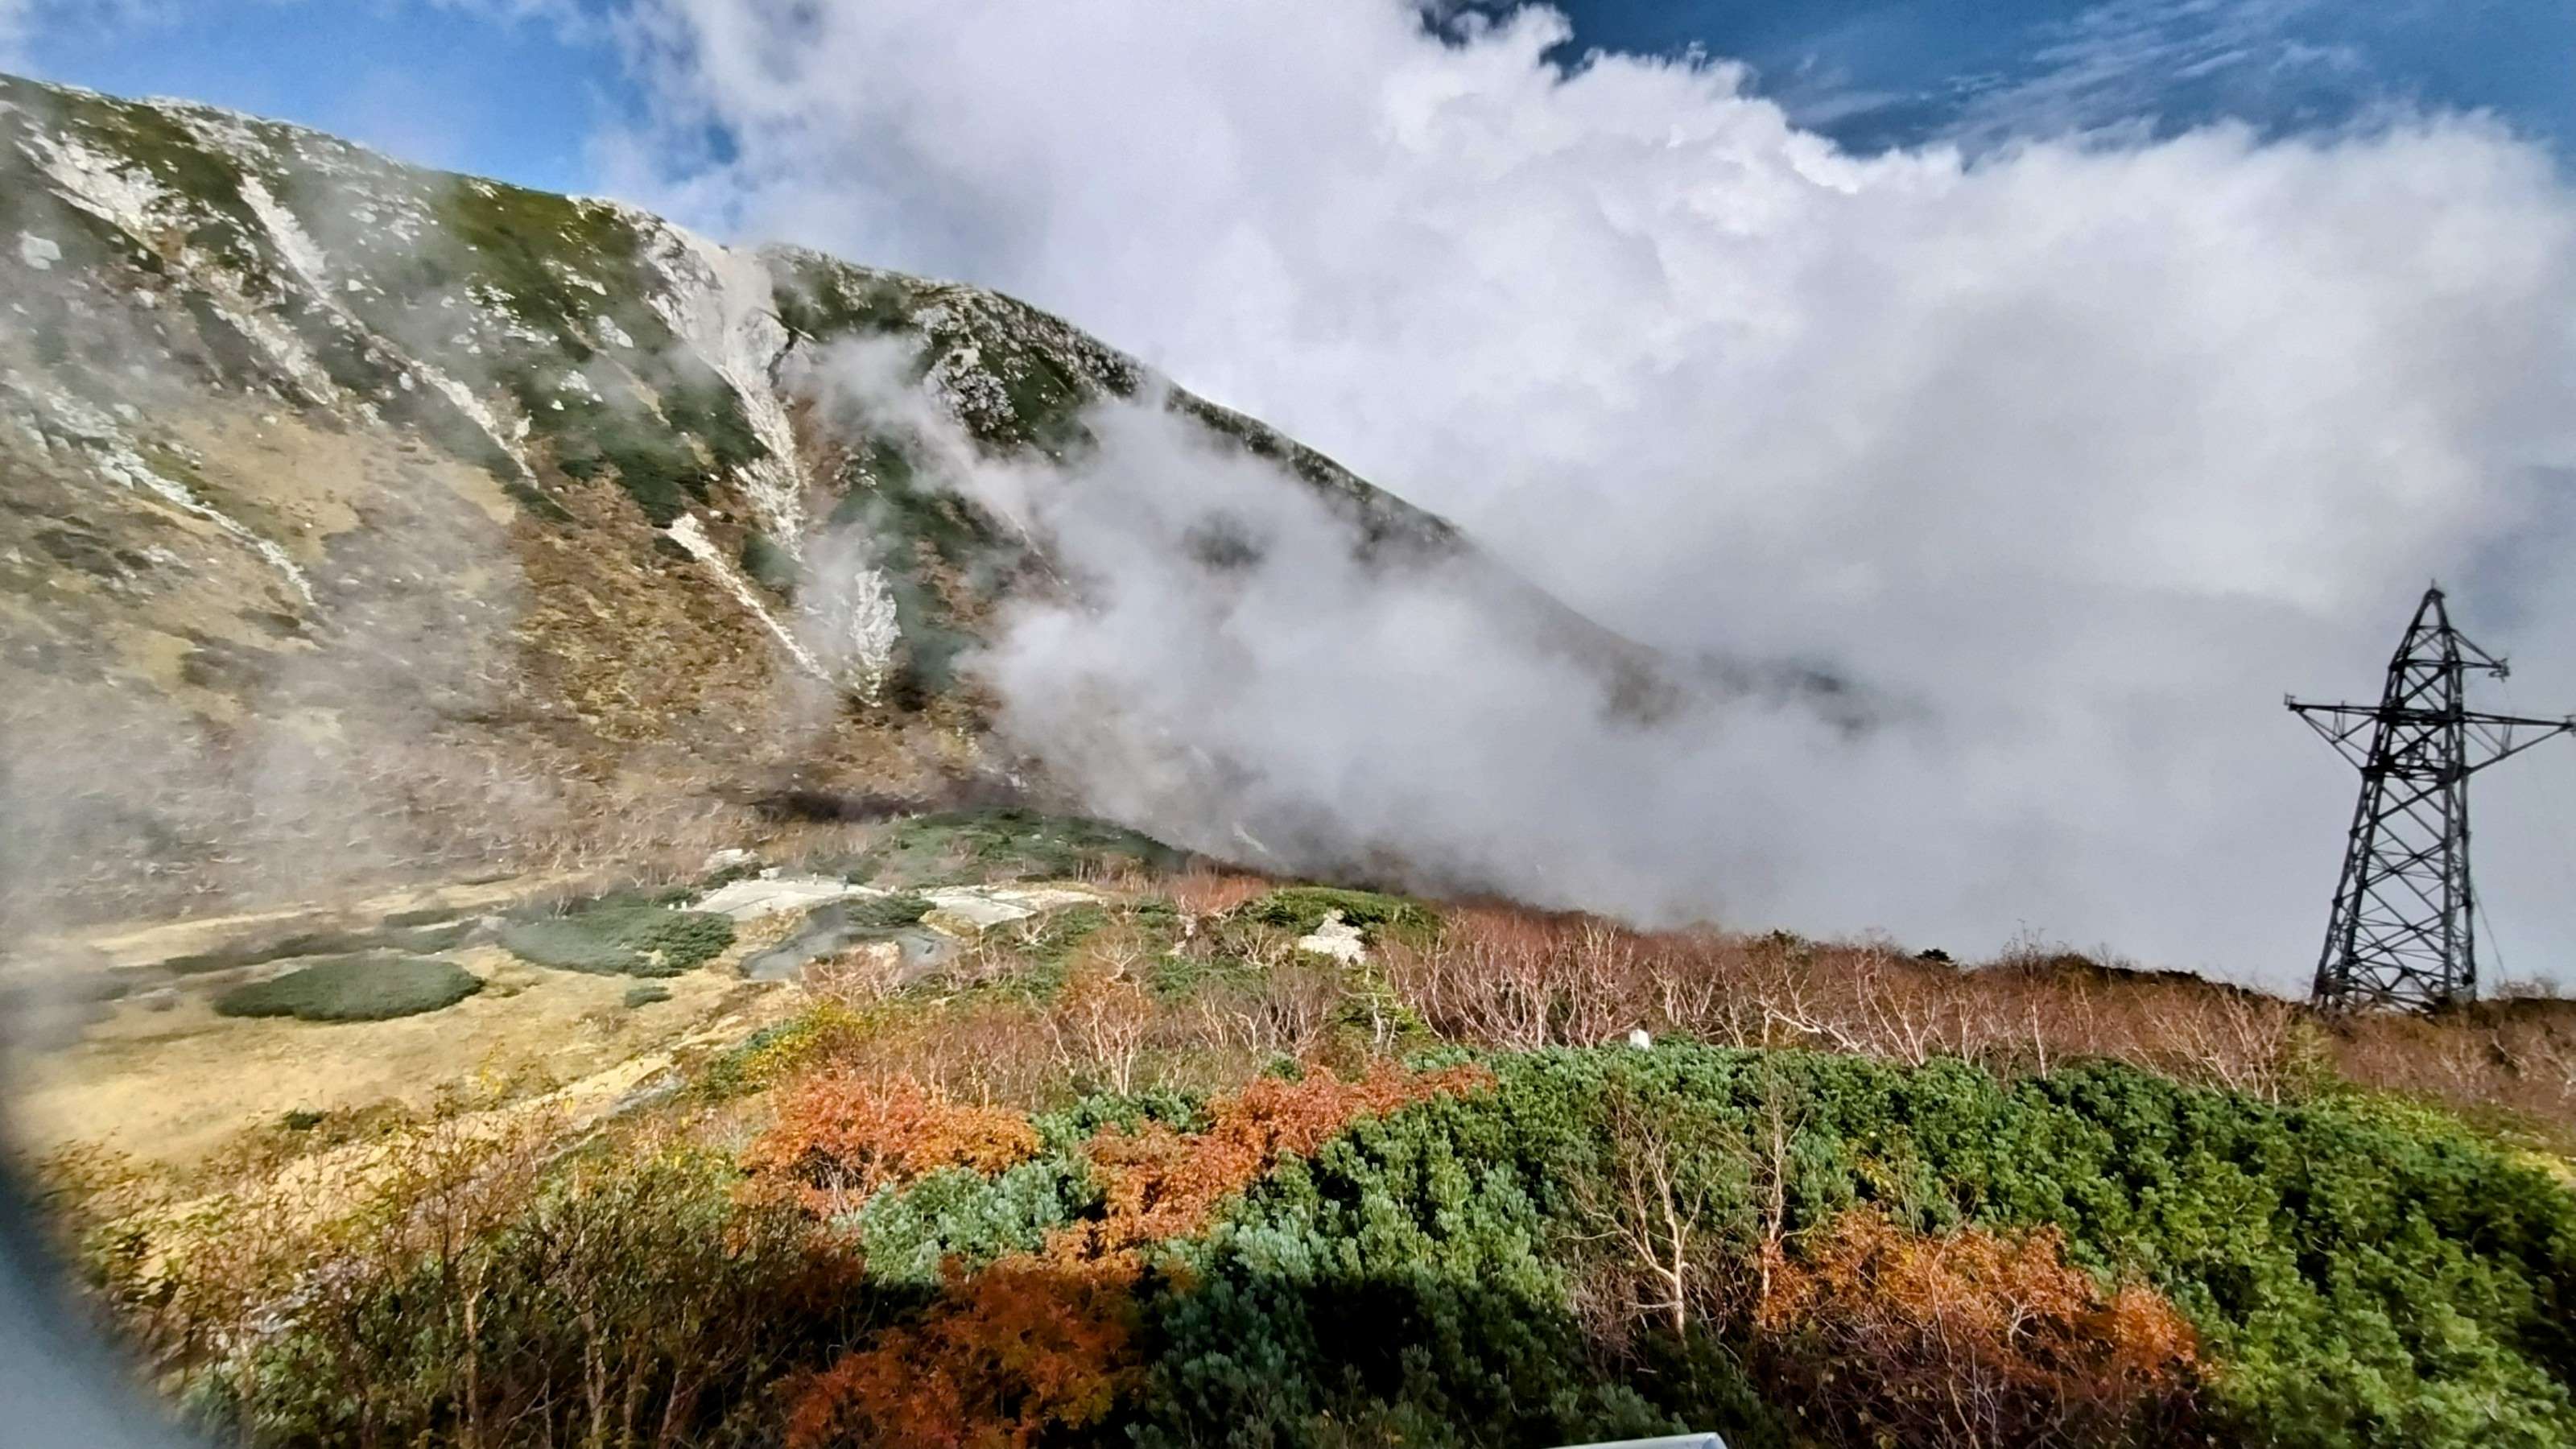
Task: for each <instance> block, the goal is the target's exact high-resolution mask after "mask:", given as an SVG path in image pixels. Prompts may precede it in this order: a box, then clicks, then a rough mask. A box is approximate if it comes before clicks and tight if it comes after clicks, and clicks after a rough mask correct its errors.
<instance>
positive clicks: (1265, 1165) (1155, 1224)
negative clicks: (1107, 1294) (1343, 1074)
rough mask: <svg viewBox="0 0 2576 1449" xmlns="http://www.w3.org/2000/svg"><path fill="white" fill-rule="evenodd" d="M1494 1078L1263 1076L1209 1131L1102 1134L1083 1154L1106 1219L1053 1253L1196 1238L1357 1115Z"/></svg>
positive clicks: (1451, 1074)
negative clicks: (1227, 1205)
mask: <svg viewBox="0 0 2576 1449" xmlns="http://www.w3.org/2000/svg"><path fill="white" fill-rule="evenodd" d="M1492 1081H1493V1076H1492V1074H1491V1073H1489V1072H1487V1071H1486V1070H1485V1069H1484V1068H1482V1067H1473V1066H1463V1067H1451V1068H1448V1069H1446V1070H1444V1071H1437V1072H1408V1071H1405V1070H1404V1069H1403V1068H1401V1067H1398V1066H1395V1065H1393V1064H1392V1063H1387V1062H1380V1063H1377V1064H1376V1065H1374V1066H1372V1067H1371V1068H1370V1069H1369V1072H1368V1074H1367V1075H1366V1076H1364V1077H1362V1078H1360V1079H1359V1080H1358V1081H1355V1082H1350V1081H1344V1080H1342V1079H1341V1078H1339V1077H1337V1076H1334V1075H1333V1074H1332V1073H1330V1072H1326V1071H1313V1072H1309V1073H1307V1074H1306V1075H1305V1076H1304V1077H1301V1078H1299V1079H1298V1080H1296V1081H1293V1082H1292V1081H1288V1080H1285V1079H1283V1078H1279V1077H1263V1078H1261V1079H1260V1080H1258V1081H1255V1082H1254V1083H1252V1084H1251V1085H1250V1086H1248V1087H1245V1088H1244V1089H1243V1090H1242V1091H1241V1092H1240V1093H1238V1094H1236V1095H1235V1096H1232V1097H1227V1098H1220V1099H1219V1100H1218V1101H1217V1102H1216V1103H1215V1104H1214V1105H1213V1106H1211V1107H1210V1108H1209V1117H1210V1119H1211V1120H1210V1121H1209V1124H1208V1129H1207V1130H1206V1131H1205V1132H1175V1131H1173V1130H1172V1129H1171V1128H1169V1127H1167V1126H1164V1125H1163V1124H1161V1123H1158V1122H1157V1123H1148V1124H1147V1125H1146V1126H1145V1128H1144V1129H1143V1130H1141V1131H1138V1132H1125V1131H1120V1130H1118V1129H1115V1128H1103V1129H1101V1131H1100V1132H1099V1133H1098V1134H1097V1135H1095V1136H1094V1137H1093V1138H1092V1139H1091V1141H1090V1142H1089V1143H1088V1144H1087V1145H1086V1146H1085V1148H1084V1150H1085V1152H1086V1153H1087V1154H1088V1155H1089V1156H1090V1159H1091V1166H1092V1170H1093V1172H1094V1173H1095V1174H1096V1175H1097V1177H1098V1178H1099V1181H1100V1184H1101V1189H1102V1198H1103V1206H1104V1209H1105V1210H1104V1212H1103V1215H1102V1216H1101V1218H1100V1219H1099V1220H1097V1221H1093V1222H1086V1223H1081V1224H1077V1225H1075V1226H1073V1227H1069V1228H1066V1229H1063V1230H1061V1231H1060V1232H1059V1233H1058V1234H1057V1235H1056V1238H1055V1240H1054V1241H1053V1242H1051V1243H1050V1244H1049V1251H1050V1252H1051V1253H1053V1254H1055V1255H1057V1256H1060V1257H1074V1258H1079V1257H1085V1256H1096V1255H1100V1254H1107V1253H1117V1252H1122V1251H1125V1250H1127V1249H1131V1248H1135V1247H1140V1246H1142V1245H1144V1244H1146V1243H1151V1242H1159V1241H1161V1240H1163V1239H1166V1238H1176V1237H1183V1236H1186V1235H1188V1234H1191V1233H1195V1232H1198V1231H1199V1230H1201V1229H1203V1228H1205V1227H1206V1226H1207V1223H1208V1219H1209V1218H1210V1217H1211V1216H1212V1215H1214V1213H1215V1211H1216V1208H1217V1205H1218V1204H1219V1203H1220V1202H1222V1201H1224V1200H1225V1199H1226V1198H1227V1197H1229V1196H1232V1195H1233V1194H1235V1193H1238V1192H1241V1191H1242V1190H1244V1189H1245V1188H1247V1187H1250V1186H1251V1185H1252V1184H1253V1183H1254V1182H1255V1181H1257V1180H1259V1178H1260V1177H1261V1175H1262V1174H1263V1173H1265V1172H1268V1171H1269V1170H1270V1168H1271V1166H1272V1164H1274V1163H1276V1162H1277V1161H1278V1160H1279V1159H1280V1158H1281V1157H1283V1156H1286V1155H1288V1154H1291V1153H1294V1154H1296V1155H1298V1156H1309V1155H1312V1154H1313V1153H1314V1151H1315V1150H1316V1149H1317V1148H1319V1147H1321V1146H1323V1145H1324V1143H1325V1142H1326V1141H1328V1140H1330V1139H1331V1138H1332V1137H1333V1136H1334V1135H1335V1134H1337V1133H1339V1132H1341V1131H1342V1130H1343V1129H1344V1128H1346V1127H1348V1126H1350V1124H1351V1123H1352V1122H1354V1121H1356V1120H1358V1119H1359V1118H1362V1117H1373V1116H1383V1115H1385V1114H1386V1113H1389V1112H1392V1111H1394V1110H1396V1109H1397V1108H1399V1107H1403V1106H1407V1105H1409V1104H1411V1103H1414V1102H1420V1101H1425V1100H1428V1099H1430V1098H1432V1097H1435V1096H1439V1095H1441V1094H1442V1093H1448V1092H1466V1091H1471V1090H1473V1089H1475V1088H1478V1087H1482V1086H1486V1085H1490V1084H1491V1083H1492Z"/></svg>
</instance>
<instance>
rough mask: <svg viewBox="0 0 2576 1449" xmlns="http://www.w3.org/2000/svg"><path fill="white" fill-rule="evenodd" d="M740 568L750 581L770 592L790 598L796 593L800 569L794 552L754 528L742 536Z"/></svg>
mask: <svg viewBox="0 0 2576 1449" xmlns="http://www.w3.org/2000/svg"><path fill="white" fill-rule="evenodd" d="M742 571H743V573H744V574H745V575H746V576H748V577H749V578H750V579H751V581H752V582H753V583H755V584H758V585H760V586H761V587H762V588H764V589H767V590H769V591H770V592H772V593H775V594H780V595H785V596H788V597H791V598H792V597H794V595H795V593H796V584H797V576H798V574H799V572H800V571H799V570H798V568H797V567H796V556H795V555H794V554H791V553H789V552H788V551H787V550H785V549H783V548H780V547H779V546H778V545H777V543H776V542H774V541H772V540H771V538H770V537H769V535H768V534H765V533H762V532H761V531H760V530H758V529H756V528H755V529H753V530H751V531H750V532H748V533H746V534H744V535H743V536H742Z"/></svg>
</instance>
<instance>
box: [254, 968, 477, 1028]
mask: <svg viewBox="0 0 2576 1449" xmlns="http://www.w3.org/2000/svg"><path fill="white" fill-rule="evenodd" d="M482 989H483V982H482V980H481V979H480V978H478V977H477V976H475V975H474V973H473V972H471V971H468V970H466V969H465V968H464V967H462V966H459V965H456V964H455V963H454V962H451V961H433V960H430V959H427V958H425V957H419V956H344V957H340V958H338V959H335V960H328V961H316V962H314V963H313V964H312V965H309V966H299V967H297V968H296V969H294V970H292V971H289V972H287V973H285V974H284V975H282V976H272V977H270V978H269V979H268V980H266V981H254V982H250V983H248V984H246V985H242V986H236V987H233V988H232V989H231V990H229V991H226V992H224V993H223V994H222V995H220V996H217V997H216V998H215V1012H216V1014H217V1015H219V1016H292V1017H295V1018H297V1019H298V1020H302V1021H385V1020H388V1019H390V1018H393V1017H397V1016H417V1015H419V1014H420V1013H421V1012H424V1011H437V1010H439V1009H440V1008H442V1007H448V1006H454V1005H455V1004H456V1003H458V1002H460V1001H463V1000H464V999H465V998H467V997H469V996H472V995H473V994H474V993H475V992H477V991H480V990H482Z"/></svg>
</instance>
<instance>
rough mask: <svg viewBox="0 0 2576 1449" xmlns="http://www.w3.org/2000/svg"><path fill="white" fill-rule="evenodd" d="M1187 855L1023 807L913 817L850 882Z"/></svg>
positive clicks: (940, 879) (921, 881)
mask: <svg viewBox="0 0 2576 1449" xmlns="http://www.w3.org/2000/svg"><path fill="white" fill-rule="evenodd" d="M1181 859H1182V853H1181V852H1179V851H1176V850H1174V849H1173V848H1172V847H1170V846H1168V845H1165V844H1163V843H1162V842H1160V841H1158V840H1155V839H1154V838H1152V837H1151V836H1148V835H1143V834H1139V833H1138V832H1136V831H1133V830H1129V829H1126V828H1125V827H1123V826H1117V825H1111V824H1109V823H1108V822H1106V821H1100V820H1085V819H1079V818H1075V817H1071V816H1062V815H1046V814H1042V813H1040V812H1037V811H1034V810H1026V809H1021V808H1018V807H1016V806H1004V807H998V808H991V809H978V810H943V811H936V812H933V813H930V814H926V815H914V816H908V817H906V818H904V819H902V820H898V821H895V822H894V823H893V824H892V825H890V826H889V827H888V828H887V830H886V833H885V835H884V837H883V838H882V839H881V840H879V841H878V842H877V843H876V844H875V845H874V846H872V847H871V848H870V849H869V850H868V851H867V853H866V854H865V855H864V856H863V857H861V859H860V860H859V861H857V862H856V863H855V864H853V865H852V866H851V867H850V868H849V870H848V875H849V878H850V879H851V880H854V881H862V882H869V883H873V884H877V885H883V886H892V887H897V888H901V887H908V886H924V885H941V884H946V883H949V882H952V881H957V880H1011V879H1020V878H1033V877H1055V878H1059V879H1060V878H1063V877H1068V876H1075V875H1080V874H1082V873H1084V872H1085V871H1101V870H1107V869H1112V868H1115V867H1119V866H1127V867H1147V868H1156V869H1162V868H1168V867H1170V866H1172V865H1175V864H1177V863H1178V862H1179V861H1180V860H1181Z"/></svg>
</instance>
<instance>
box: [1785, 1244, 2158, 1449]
mask: <svg viewBox="0 0 2576 1449" xmlns="http://www.w3.org/2000/svg"><path fill="white" fill-rule="evenodd" d="M2063 1250H2064V1241H2063V1239H2062V1238H2061V1237H2060V1236H2059V1234H2058V1233H2057V1231H2056V1230H2055V1229H2053V1228H2042V1229H2040V1230H2038V1231H2037V1232H2033V1233H2030V1234H2027V1235H2023V1236H2018V1237H2007V1236H2004V1235H2002V1234H1998V1233H1994V1232H1989V1231H1987V1230H1985V1229H1982V1228H1970V1229H1966V1230H1963V1231H1960V1232H1956V1233H1950V1234H1946V1235H1942V1236H1932V1235H1928V1234H1923V1233H1916V1232H1912V1231H1909V1230H1907V1229H1904V1228H1901V1227H1898V1226H1897V1225H1896V1224H1894V1223H1892V1222H1890V1221H1889V1220H1888V1219H1887V1218H1886V1217H1885V1216H1883V1215H1881V1214H1879V1213H1877V1212H1875V1211H1871V1210H1867V1209H1855V1210H1853V1211H1851V1212H1848V1213H1845V1214H1843V1215H1842V1216H1841V1217H1839V1218H1837V1219H1836V1220H1835V1221H1834V1222H1833V1223H1832V1224H1831V1225H1830V1226H1828V1227H1827V1228H1826V1229H1825V1230H1824V1231H1823V1232H1822V1233H1821V1234H1820V1235H1819V1236H1818V1237H1817V1238H1816V1239H1815V1240H1813V1241H1811V1242H1810V1243H1809V1244H1808V1245H1807V1247H1806V1251H1805V1252H1803V1253H1801V1254H1799V1255H1798V1256H1796V1257H1794V1258H1791V1259H1788V1260H1786V1261H1784V1262H1783V1263H1782V1264H1781V1265H1780V1266H1779V1268H1778V1270H1777V1272H1776V1273H1775V1276H1774V1278H1773V1281H1772V1288H1771V1292H1770V1294H1769V1295H1768V1297H1767V1298H1765V1299H1764V1300H1763V1301H1762V1302H1761V1303H1760V1305H1759V1306H1758V1307H1757V1308H1756V1310H1755V1314H1754V1327H1755V1329H1756V1331H1757V1345H1758V1351H1759V1355H1760V1359H1761V1362H1762V1366H1763V1368H1764V1370H1765V1372H1766V1375H1767V1376H1768V1377H1769V1378H1770V1379H1771V1380H1772V1382H1773V1386H1774V1390H1775V1394H1776V1395H1777V1397H1779V1398H1780V1399H1781V1400H1782V1401H1783V1402H1788V1403H1796V1404H1801V1405H1804V1406H1805V1409H1806V1413H1807V1415H1808V1418H1809V1420H1810V1422H1811V1423H1813V1424H1814V1425H1815V1426H1816V1427H1817V1428H1818V1429H1819V1430H1820V1431H1821V1432H1823V1433H1824V1434H1825V1436H1826V1437H1827V1438H1828V1440H1829V1441H1830V1442H1833V1443H1837V1444H1844V1445H1851V1446H1855V1449H1857V1446H1878V1445H1884V1444H1891V1443H1892V1444H1905V1445H2001V1444H2011V1445H2027V1446H2058V1445H2065V1446H2074V1445H2096V1444H2119V1443H2131V1442H2155V1443H2174V1442H2182V1441H2184V1440H2185V1439H2186V1438H2187V1437H2188V1435H2187V1431H2188V1424H2187V1422H2186V1420H2187V1416H2188V1412H2189V1407H2190V1400H2191V1391H2192V1386H2193V1382H2194V1380H2195V1378H2196V1376H2197V1371H2198V1367H2199V1343H2198V1339H2197V1337H2196V1335H2195V1334H2194V1333H2193V1331H2192V1328H2191V1325H2190V1324H2189V1323H2188V1322H2187V1321H2186V1320H2185V1319H2184V1318H2183V1316H2182V1314H2181V1313H2180V1312H2179V1311H2177V1310H2176V1309H2175V1308H2174V1306H2173V1305H2172V1304H2171V1303H2168V1302H2167V1301H2165V1299H2164V1298H2162V1297H2161V1296H2159V1295H2158V1294H2156V1293H2155V1292H2153V1291H2152V1290H2149V1289H2147V1288H2144V1287H2139V1286H2134V1285H2132V1286H2124V1287H2122V1288H2119V1289H2118V1290H2116V1291H2111V1292H2105V1291H2104V1290H2103V1289H2102V1287H2101V1286H2100V1285H2099V1284H2098V1283H2096V1282H2095V1281H2094V1280H2093V1279H2092V1278H2091V1277H2089V1276H2088V1275H2086V1274H2085V1273H2084V1272H2083V1271H2082V1270H2081V1269H2078V1268H2075V1267H2073V1266H2071V1265H2069V1264H2068V1263H2067V1262H2066V1260H2065V1256H2064V1251H2063Z"/></svg>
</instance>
